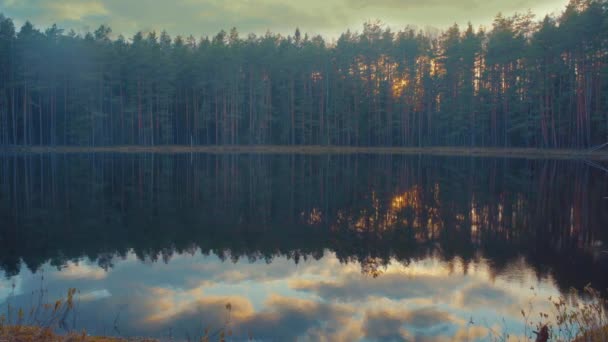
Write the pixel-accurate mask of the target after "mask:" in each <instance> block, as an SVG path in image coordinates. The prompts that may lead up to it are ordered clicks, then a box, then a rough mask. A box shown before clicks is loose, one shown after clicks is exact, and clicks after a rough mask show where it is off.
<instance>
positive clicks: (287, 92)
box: [0, 0, 608, 148]
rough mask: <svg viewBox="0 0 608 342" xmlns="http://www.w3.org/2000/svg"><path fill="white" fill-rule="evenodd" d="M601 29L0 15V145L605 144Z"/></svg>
mask: <svg viewBox="0 0 608 342" xmlns="http://www.w3.org/2000/svg"><path fill="white" fill-rule="evenodd" d="M607 28H608V6H607V3H606V1H605V0H572V1H571V2H570V4H569V5H568V6H567V8H566V9H565V11H564V12H563V13H562V14H561V15H560V16H559V17H556V18H553V17H547V18H544V19H543V20H542V21H539V22H536V21H534V20H533V17H532V16H531V15H530V14H525V15H515V16H513V17H504V16H502V15H498V16H497V17H496V18H495V20H494V24H493V26H492V28H491V30H489V31H487V32H485V31H483V30H480V31H478V32H476V31H475V30H474V29H473V27H472V25H469V26H468V27H467V28H466V30H463V29H461V28H459V27H458V26H456V25H455V26H453V27H451V28H449V29H448V30H447V31H446V32H444V33H442V34H440V35H438V36H437V37H435V36H433V35H428V34H423V33H422V32H415V31H414V30H412V29H410V28H406V29H404V30H403V31H400V32H392V31H390V30H389V29H386V28H384V27H383V26H382V25H381V24H380V23H377V22H371V23H366V24H365V25H364V27H363V31H362V32H361V33H353V32H350V31H349V32H346V33H344V34H342V35H341V36H340V37H339V39H338V40H337V41H336V42H335V43H334V44H329V43H328V42H326V41H324V39H323V38H322V37H320V36H316V37H310V36H308V35H306V34H303V33H301V32H300V30H296V31H295V33H294V35H293V36H288V37H283V36H280V35H275V34H271V33H267V34H266V35H264V36H260V37H257V36H255V35H248V36H247V37H242V36H241V35H239V32H238V31H237V29H236V28H233V29H231V30H229V31H228V32H227V31H221V32H219V33H218V34H217V35H216V36H214V37H211V38H203V39H200V40H198V41H197V39H196V38H194V37H192V36H190V37H176V38H175V39H172V38H171V37H170V36H169V35H168V34H167V33H166V32H162V33H160V34H157V33H155V32H151V33H142V32H139V33H137V34H135V35H134V36H133V37H132V38H130V39H128V40H127V39H125V38H124V37H122V36H120V37H118V38H117V39H111V37H112V31H111V29H110V28H109V27H107V26H101V27H99V28H98V29H97V30H95V31H94V32H92V33H88V34H85V35H84V36H80V35H77V34H75V33H73V32H69V33H65V32H63V31H62V30H61V29H59V28H57V27H56V26H52V27H50V28H48V29H46V30H45V31H44V32H42V31H40V30H38V29H36V28H35V27H34V26H33V25H32V24H30V23H29V22H28V23H26V24H25V25H23V27H21V29H19V30H16V29H15V27H14V26H13V23H12V21H11V20H10V19H7V18H5V17H3V16H0V143H1V144H3V145H88V146H101V145H125V144H136V145H159V144H183V145H190V144H196V145H198V144H205V145H209V144H278V145H351V146H428V145H459V146H505V147H510V146H517V147H551V148H582V147H589V146H593V145H599V144H601V143H604V142H606V140H608V100H607V99H608V82H607V77H608V66H607V63H606V62H607V58H608V48H607V46H608V45H607V43H608V41H607V38H608V36H607V35H606V32H607V31H606V30H607Z"/></svg>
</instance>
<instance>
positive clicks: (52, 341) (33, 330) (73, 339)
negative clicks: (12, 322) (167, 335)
mask: <svg viewBox="0 0 608 342" xmlns="http://www.w3.org/2000/svg"><path fill="white" fill-rule="evenodd" d="M4 341H7V342H8V341H11V342H30V341H31V342H34V341H41V342H155V341H157V340H153V339H139V338H133V339H124V338H113V337H97V336H88V335H87V334H86V333H84V332H83V333H69V334H66V335H58V334H56V333H54V332H53V331H52V329H50V328H42V327H35V326H23V325H16V326H0V342H4Z"/></svg>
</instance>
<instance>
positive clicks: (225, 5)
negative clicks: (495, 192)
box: [0, 0, 568, 38]
mask: <svg viewBox="0 0 608 342" xmlns="http://www.w3.org/2000/svg"><path fill="white" fill-rule="evenodd" d="M567 2H568V0H509V1H504V0H305V1H294V0H230V1H225V0H171V1H167V0H0V13H4V15H5V16H8V17H11V18H13V19H14V20H15V22H16V24H17V25H20V24H22V23H23V22H25V20H30V21H31V22H33V23H34V24H35V25H36V26H39V27H46V26H49V25H51V24H53V23H57V24H58V25H59V26H60V27H62V28H66V29H74V30H75V31H77V32H85V31H87V30H94V29H95V28H96V27H98V26H99V25H100V24H107V25H110V26H111V27H112V29H113V32H114V34H124V35H127V36H129V35H132V34H133V33H135V32H137V31H161V30H166V31H168V32H169V33H171V34H172V35H177V34H180V35H189V34H192V35H194V36H206V35H213V34H215V33H217V32H218V31H219V30H221V29H225V30H229V29H230V28H232V27H237V29H238V30H239V32H240V33H241V34H242V35H246V34H247V33H256V34H263V33H265V32H266V31H268V30H270V31H272V32H276V33H281V34H284V35H287V34H290V33H292V32H293V31H294V30H295V28H296V27H299V28H300V29H301V30H302V31H303V32H308V33H310V34H321V35H323V36H325V37H334V38H335V37H337V36H339V34H340V33H341V32H344V31H345V30H346V29H351V30H355V31H357V30H359V31H360V28H361V27H362V24H363V23H364V22H366V21H370V20H376V19H379V20H381V21H382V22H383V23H386V24H387V25H389V26H390V27H391V28H392V29H394V30H399V29H400V28H403V27H405V26H408V25H410V26H415V27H418V28H421V29H423V28H426V27H435V28H439V29H442V28H445V27H448V26H450V25H452V24H454V23H457V24H459V25H466V24H467V22H469V21H470V22H472V23H473V24H474V25H475V26H479V25H484V26H489V25H491V23H492V19H493V18H494V16H495V15H496V14H497V13H499V12H501V13H503V14H505V15H511V14H513V13H516V12H520V13H521V12H526V11H528V10H531V11H532V12H533V13H535V14H536V15H537V16H539V17H543V16H544V15H545V14H548V13H559V12H561V11H562V10H563V8H564V7H565V5H566V4H567Z"/></svg>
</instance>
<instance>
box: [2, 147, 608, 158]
mask: <svg viewBox="0 0 608 342" xmlns="http://www.w3.org/2000/svg"><path fill="white" fill-rule="evenodd" d="M0 153H160V154H179V153H212V154H311V155H314V154H395V155H419V154H426V155H440V156H476V157H507V158H534V159H580V158H585V159H592V160H605V159H608V151H594V152H589V151H585V150H567V149H538V148H492V147H487V148H481V147H475V148H470V147H350V146H276V145H252V146H239V145H221V146H180V145H163V146H108V147H86V146H82V147H81V146H56V147H51V146H12V147H6V146H5V147H2V148H0Z"/></svg>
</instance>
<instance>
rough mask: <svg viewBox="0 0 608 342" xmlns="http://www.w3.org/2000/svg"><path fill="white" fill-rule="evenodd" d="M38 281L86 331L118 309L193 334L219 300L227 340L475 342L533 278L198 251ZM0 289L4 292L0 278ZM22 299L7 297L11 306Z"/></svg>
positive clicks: (104, 328) (474, 268)
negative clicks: (373, 271) (74, 308)
mask: <svg viewBox="0 0 608 342" xmlns="http://www.w3.org/2000/svg"><path fill="white" fill-rule="evenodd" d="M46 268H47V269H49V267H48V266H47V267H46ZM45 277H46V278H47V283H46V284H45V287H47V288H48V290H49V293H50V294H57V295H58V296H60V295H62V294H64V293H65V291H66V290H67V289H68V288H70V287H75V288H78V289H79V290H80V291H81V299H82V303H81V307H80V308H79V322H80V323H81V325H84V327H85V328H86V329H87V330H88V331H90V332H93V333H94V332H98V333H104V332H105V333H108V332H109V331H111V327H112V324H113V320H114V319H115V317H116V316H117V315H118V313H120V321H119V325H120V327H121V329H120V332H121V334H124V335H127V336H133V335H153V336H161V337H162V336H166V334H167V332H168V331H173V332H175V333H176V334H177V332H184V334H185V333H186V332H187V333H188V334H189V335H190V336H196V335H197V334H200V333H201V332H202V331H203V330H204V328H205V327H209V328H210V329H211V330H213V329H217V328H218V327H221V326H223V324H224V323H225V322H226V319H227V314H228V312H227V310H226V304H227V303H230V304H231V307H232V309H231V311H230V315H231V322H232V327H233V332H234V335H235V337H236V338H247V337H248V336H253V337H255V338H259V339H263V340H281V341H283V340H295V339H298V340H302V339H303V340H320V339H327V340H332V341H352V340H377V339H389V340H409V339H413V340H422V341H424V340H431V341H444V340H445V341H451V340H455V341H459V340H460V341H475V340H480V339H483V338H484V337H486V336H487V335H488V332H489V329H488V327H489V326H491V325H494V324H496V323H501V322H507V324H506V327H507V328H508V329H511V328H512V329H518V328H520V327H519V326H517V323H518V322H520V321H521V318H520V313H519V310H520V309H521V308H525V307H526V305H527V303H528V301H529V300H530V298H531V297H532V291H530V287H531V286H537V284H538V283H539V282H540V281H539V280H538V279H535V278H533V277H528V276H527V275H526V276H521V277H517V281H516V282H510V281H508V280H505V279H501V278H500V277H499V278H495V277H494V276H493V275H492V274H491V273H490V272H489V268H488V267H487V265H486V264H485V263H484V262H483V261H480V262H478V263H473V264H468V265H466V266H464V265H463V264H462V263H460V262H459V261H458V260H456V261H452V262H441V261H439V260H438V259H435V258H429V259H426V260H422V261H415V262H412V263H410V264H409V265H407V266H406V265H403V264H400V263H391V264H389V265H388V266H387V267H386V270H385V271H384V273H383V274H382V275H381V276H380V277H378V278H371V277H369V276H365V275H362V274H361V268H360V265H358V264H355V263H350V264H347V265H344V264H340V262H339V261H338V259H337V258H336V257H335V255H333V254H332V253H327V254H326V255H325V257H324V258H322V259H321V260H310V259H309V260H307V261H302V262H301V263H300V264H298V265H295V264H294V263H293V261H292V260H287V259H286V258H276V259H275V260H274V261H273V262H272V263H270V264H266V263H265V262H264V261H256V262H251V263H250V262H246V261H241V262H238V263H232V262H222V261H221V260H219V259H218V258H217V257H214V256H202V255H194V256H184V255H182V256H179V257H176V258H173V259H172V260H171V261H170V262H169V263H168V264H164V263H141V262H140V261H138V260H137V259H136V258H135V257H134V256H133V255H128V256H127V258H126V259H125V260H124V261H121V262H118V263H116V265H115V267H114V268H112V269H110V270H109V271H107V272H105V271H103V270H101V268H97V266H95V265H93V264H92V263H90V262H84V261H81V262H79V263H78V264H76V263H70V264H68V266H67V267H65V268H64V269H63V270H61V271H57V270H49V271H46V272H45ZM14 280H15V281H16V283H18V284H20V289H21V293H28V291H30V292H31V291H32V290H35V289H38V288H39V287H40V277H39V276H38V275H32V274H31V273H29V272H22V273H21V274H20V275H19V276H17V277H15V278H14ZM541 283H542V282H541ZM0 284H1V285H2V287H0V291H6V287H7V286H10V284H11V282H9V281H8V280H3V281H1V282H0ZM541 287H542V288H543V290H542V291H541V292H539V293H540V294H539V295H538V296H537V297H535V298H533V299H532V300H533V301H534V303H535V305H536V303H539V305H541V304H540V303H541V302H542V300H541V299H544V298H546V297H548V295H557V294H558V293H557V291H556V290H555V288H554V287H553V285H552V284H551V283H550V282H544V283H542V286H541ZM51 297H52V295H51ZM541 297H542V298H541ZM27 299H28V298H27V296H26V295H22V296H17V297H16V298H15V300H16V301H17V302H18V304H19V303H21V304H24V303H27V302H28V300H27ZM471 316H472V317H473V318H474V320H475V324H474V325H470V324H469V319H470V317H471ZM480 317H483V318H484V321H483V322H482V321H481V320H480V319H479V318H480ZM503 318H504V319H505V320H504V321H503V320H502V319H503ZM82 327H83V326H79V327H77V328H82ZM496 329H498V330H500V329H502V326H498V328H495V330H496ZM183 336H185V335H182V336H178V337H179V338H182V337H183Z"/></svg>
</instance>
